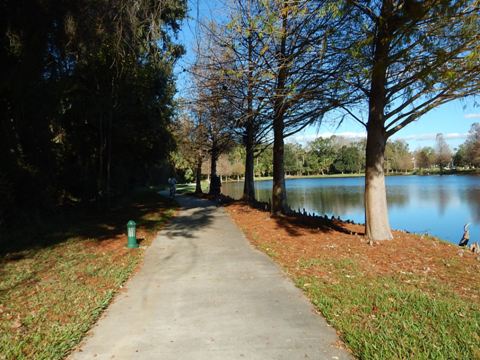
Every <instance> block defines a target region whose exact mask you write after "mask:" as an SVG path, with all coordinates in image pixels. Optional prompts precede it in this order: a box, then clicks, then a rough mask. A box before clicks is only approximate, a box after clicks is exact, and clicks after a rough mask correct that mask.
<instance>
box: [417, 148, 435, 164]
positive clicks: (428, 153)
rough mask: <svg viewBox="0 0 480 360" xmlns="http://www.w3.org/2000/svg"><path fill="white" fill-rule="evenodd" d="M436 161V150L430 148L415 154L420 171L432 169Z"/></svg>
mask: <svg viewBox="0 0 480 360" xmlns="http://www.w3.org/2000/svg"><path fill="white" fill-rule="evenodd" d="M434 161H435V150H434V149H433V148H431V147H429V146H427V147H423V148H421V149H419V150H417V151H416V152H415V162H416V166H417V167H419V168H420V169H430V168H431V167H432V165H433V163H434Z"/></svg>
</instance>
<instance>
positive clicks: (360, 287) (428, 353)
mask: <svg viewBox="0 0 480 360" xmlns="http://www.w3.org/2000/svg"><path fill="white" fill-rule="evenodd" d="M333 261H335V260H333ZM403 280H404V279H403ZM296 281H297V285H298V286H299V287H301V288H302V289H303V290H304V291H305V292H306V293H307V295H308V296H309V298H310V299H311V300H312V302H313V304H314V305H315V306H317V307H318V309H319V310H320V311H321V312H322V314H323V315H324V316H325V317H326V318H327V319H328V321H329V322H330V323H331V324H332V325H333V326H334V327H335V328H336V329H338V330H340V332H341V333H342V334H343V336H344V340H345V342H346V343H347V344H348V346H349V347H350V348H351V349H352V351H353V352H354V354H356V355H357V356H358V357H359V358H361V359H445V360H447V359H465V360H468V359H472V360H473V359H480V333H479V330H480V327H479V324H480V311H479V307H478V304H474V303H471V302H468V301H466V300H464V299H462V298H460V297H459V296H457V295H455V294H454V293H453V292H452V291H450V290H449V289H448V288H445V287H443V286H442V285H440V284H438V283H437V282H435V281H432V282H431V283H430V284H429V286H431V287H432V288H435V292H434V293H435V294H434V295H432V294H429V292H426V291H424V290H423V289H421V288H416V287H413V286H410V285H406V284H404V283H403V281H402V279H401V278H400V277H396V276H394V277H384V278H379V277H375V278H373V277H372V278H370V277H368V276H358V275H357V276H350V277H346V276H344V277H343V279H342V280H339V281H338V283H336V284H328V283H326V282H323V281H321V280H320V279H319V278H318V277H299V278H297V279H296Z"/></svg>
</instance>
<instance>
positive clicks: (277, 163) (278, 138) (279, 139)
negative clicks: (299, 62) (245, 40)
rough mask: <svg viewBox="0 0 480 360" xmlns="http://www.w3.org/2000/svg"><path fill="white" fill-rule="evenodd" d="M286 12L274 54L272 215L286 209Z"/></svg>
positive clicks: (284, 6)
mask: <svg viewBox="0 0 480 360" xmlns="http://www.w3.org/2000/svg"><path fill="white" fill-rule="evenodd" d="M287 6H288V5H287V2H286V1H285V2H284V3H283V10H286V9H287ZM287 16H288V15H287V11H282V35H281V36H282V38H281V43H280V49H279V52H278V53H277V54H276V56H277V61H278V63H279V65H280V66H279V70H278V76H277V86H276V89H275V100H274V115H273V116H274V117H273V188H272V209H271V212H272V214H273V215H279V214H281V213H284V212H285V210H286V208H287V206H286V205H287V192H286V187H285V164H284V153H285V149H284V141H283V136H284V128H285V123H284V114H285V83H286V80H287V60H286V57H285V53H286V36H287V35H286V34H287Z"/></svg>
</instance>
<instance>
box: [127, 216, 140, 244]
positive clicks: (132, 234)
mask: <svg viewBox="0 0 480 360" xmlns="http://www.w3.org/2000/svg"><path fill="white" fill-rule="evenodd" d="M136 226H137V224H135V221H133V220H130V221H129V222H128V223H127V234H128V244H127V247H128V248H129V249H135V248H138V243H137V235H136V229H135V228H136Z"/></svg>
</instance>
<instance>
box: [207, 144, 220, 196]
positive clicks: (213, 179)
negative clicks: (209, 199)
mask: <svg viewBox="0 0 480 360" xmlns="http://www.w3.org/2000/svg"><path fill="white" fill-rule="evenodd" d="M218 157H219V153H218V149H217V147H216V146H215V144H213V146H212V153H211V158H210V189H209V191H208V193H209V194H210V195H220V187H221V181H220V178H219V177H218V175H217V160H218Z"/></svg>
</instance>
